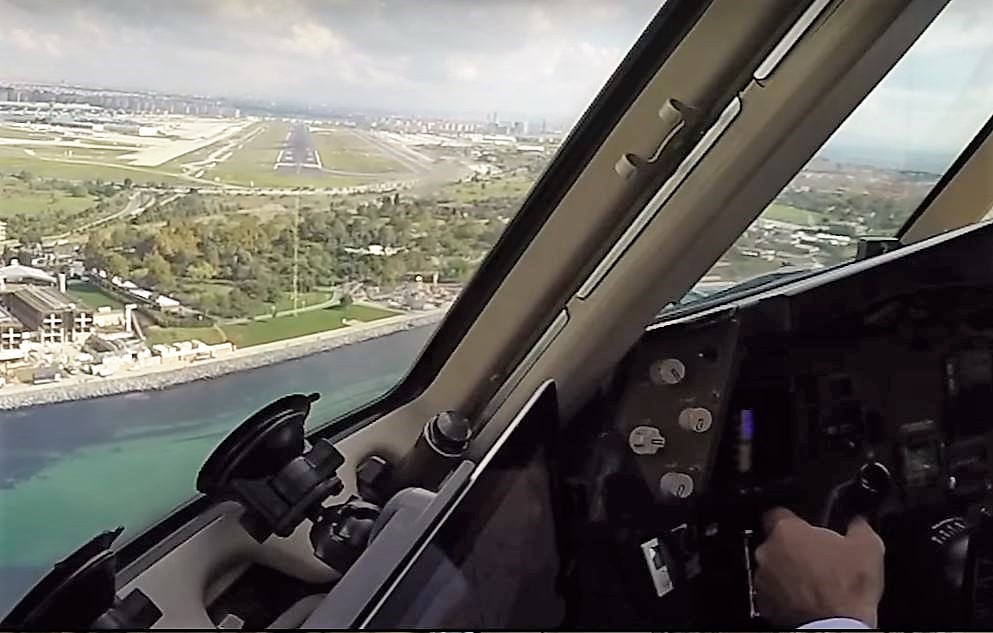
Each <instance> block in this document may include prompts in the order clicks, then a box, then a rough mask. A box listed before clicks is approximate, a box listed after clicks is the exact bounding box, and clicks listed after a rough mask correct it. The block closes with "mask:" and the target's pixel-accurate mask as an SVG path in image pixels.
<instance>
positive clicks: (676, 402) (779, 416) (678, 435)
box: [613, 288, 993, 513]
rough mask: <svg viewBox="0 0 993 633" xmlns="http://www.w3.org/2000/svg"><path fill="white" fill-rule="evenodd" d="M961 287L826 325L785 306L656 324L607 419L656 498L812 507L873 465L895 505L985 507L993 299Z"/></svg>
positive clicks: (991, 478) (991, 484) (635, 354)
mask: <svg viewBox="0 0 993 633" xmlns="http://www.w3.org/2000/svg"><path fill="white" fill-rule="evenodd" d="M963 292H966V296H967V297H968V298H969V299H970V301H962V300H958V301H953V300H950V299H949V293H948V289H947V288H943V289H936V290H934V291H933V292H924V293H913V294H912V295H903V296H894V297H890V298H887V299H886V300H884V301H881V302H879V303H878V304H877V305H870V306H867V307H865V308H864V309H861V310H857V311H854V312H853V313H851V314H848V315H845V316H844V317H840V318H835V319H832V320H830V322H828V323H823V322H822V323H815V324H803V323H797V322H795V321H791V320H790V319H789V318H784V317H783V314H782V311H783V310H786V311H787V312H788V313H789V312H792V313H794V314H795V311H793V310H792V308H791V307H790V306H788V305H786V304H784V303H783V302H778V303H775V304H774V305H773V307H772V310H771V311H770V308H769V306H763V305H762V304H760V303H757V304H753V305H752V306H751V307H750V308H747V309H740V308H739V309H728V310H724V311H721V312H719V313H717V314H711V315H709V316H707V317H705V318H701V319H697V320H689V321H685V322H682V323H675V324H672V325H668V326H665V327H660V328H657V329H655V330H654V331H652V330H650V331H649V332H648V334H646V337H645V339H643V341H642V342H641V343H640V344H639V346H638V347H637V348H636V349H635V350H633V351H632V353H631V354H630V356H629V358H628V360H627V364H626V367H625V372H626V373H625V374H624V377H625V380H624V388H623V390H622V392H621V393H620V395H619V398H618V400H617V408H616V411H617V413H616V416H615V419H614V421H613V426H614V428H615V430H616V432H617V433H618V434H619V435H621V436H622V437H624V438H626V440H627V445H628V448H629V449H630V460H631V462H632V463H633V464H634V468H635V469H636V470H637V472H638V473H640V475H641V477H642V479H643V481H644V483H645V485H646V486H647V487H648V489H649V490H650V491H651V492H652V494H653V496H654V498H655V500H656V501H657V502H660V503H662V504H667V505H673V504H677V503H680V502H689V501H693V500H695V499H697V498H700V497H701V496H703V495H704V494H705V493H707V492H708V491H709V490H712V494H711V496H713V495H721V494H735V495H737V496H738V497H741V496H743V495H746V494H748V493H749V491H753V490H764V491H769V490H777V491H780V492H783V491H787V490H791V491H792V493H793V494H794V496H795V497H798V498H799V499H800V504H801V505H802V504H803V502H804V501H808V502H810V504H811V506H810V507H809V508H807V510H809V511H810V512H812V513H813V512H814V510H815V508H814V507H813V505H814V500H813V499H812V498H811V497H816V496H819V495H818V494H817V493H815V491H827V490H830V489H831V487H832V486H836V485H837V484H838V483H840V482H842V481H846V480H849V479H850V478H851V477H852V476H853V474H854V473H855V472H856V471H857V470H858V468H859V466H860V465H861V464H864V463H867V462H869V461H878V462H880V463H882V464H884V465H885V466H886V468H888V469H889V471H890V473H892V475H893V477H894V480H895V483H896V484H897V490H896V494H895V495H894V496H895V499H894V500H893V503H894V504H896V505H895V506H893V505H892V504H891V508H890V510H891V511H903V510H907V509H912V508H915V507H920V506H928V505H935V504H962V503H969V502H972V501H975V500H977V499H979V498H982V497H985V496H987V495H989V494H990V493H991V491H993V435H991V433H990V431H991V429H993V292H989V291H988V289H987V290H985V291H980V290H975V289H974V290H973V291H963ZM804 299H805V297H804V295H799V296H798V297H796V298H794V299H792V301H795V302H802V301H804ZM976 299H979V300H980V303H982V302H983V301H984V300H989V303H988V304H984V305H977V303H976V302H975V300H976ZM784 305H786V308H784V307H783V306H784ZM966 307H967V309H966ZM987 308H988V309H987ZM983 314H985V315H986V316H987V317H990V318H988V319H985V318H977V316H981V315H983ZM805 496H806V497H807V499H803V497H805Z"/></svg>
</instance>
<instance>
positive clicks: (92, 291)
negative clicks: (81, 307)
mask: <svg viewBox="0 0 993 633" xmlns="http://www.w3.org/2000/svg"><path fill="white" fill-rule="evenodd" d="M66 290H67V292H68V293H69V296H70V297H72V298H73V299H77V300H79V301H82V302H83V303H84V304H86V305H88V306H89V307H91V308H100V307H103V306H110V307H111V308H114V309H120V308H123V307H124V304H123V303H122V302H121V301H120V300H118V299H117V298H115V297H112V296H111V295H109V294H107V293H106V292H104V291H103V290H101V289H100V287H99V286H96V285H94V284H91V283H90V282H88V281H84V282H82V283H77V284H72V285H70V286H69V287H68V288H66Z"/></svg>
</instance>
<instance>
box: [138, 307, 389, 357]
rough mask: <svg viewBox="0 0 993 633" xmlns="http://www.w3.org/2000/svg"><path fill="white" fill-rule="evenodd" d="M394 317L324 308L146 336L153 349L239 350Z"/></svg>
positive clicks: (156, 330) (370, 311)
mask: <svg viewBox="0 0 993 633" xmlns="http://www.w3.org/2000/svg"><path fill="white" fill-rule="evenodd" d="M395 314H397V313H396V312H390V311H389V310H380V309H379V308H372V307H369V306H358V305H353V306H349V307H347V308H339V307H332V308H321V309H318V310H311V311H309V312H300V313H299V314H297V315H295V316H294V315H286V316H279V317H276V318H275V319H264V320H260V321H251V322H248V323H239V324H237V325H223V326H217V327H200V328H161V327H156V326H152V327H148V328H146V330H145V336H146V337H147V339H148V343H149V344H150V345H154V344H156V343H175V342H176V341H189V340H192V339H197V340H200V341H203V342H204V343H207V344H208V345H211V344H214V343H223V342H224V341H231V342H232V343H234V344H235V345H236V346H237V347H250V346H252V345H261V344H263V343H272V342H274V341H282V340H286V339H290V338H296V337H298V336H306V335H308V334H316V333H318V332H325V331H328V330H336V329H338V328H340V327H343V326H344V324H343V323H342V319H352V320H357V321H375V320H376V319H382V318H384V317H388V316H393V315H395Z"/></svg>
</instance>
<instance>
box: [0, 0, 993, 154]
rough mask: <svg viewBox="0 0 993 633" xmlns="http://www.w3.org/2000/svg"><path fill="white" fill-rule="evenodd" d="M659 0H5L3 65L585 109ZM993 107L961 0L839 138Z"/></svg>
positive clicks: (225, 85) (546, 112)
mask: <svg viewBox="0 0 993 633" xmlns="http://www.w3.org/2000/svg"><path fill="white" fill-rule="evenodd" d="M742 1H747V0H742ZM661 4H662V2H661V0H168V1H167V0H0V51H3V53H2V55H3V59H2V60H0V62H2V63H0V80H3V79H6V80H42V81H68V82H77V83H83V84H99V85H105V86H108V87H122V88H150V89H158V90H162V91H171V92H179V93H195V94H212V95H219V96H242V97H244V96H254V97H263V98H269V99H279V100H285V101H297V102H310V103H314V104H322V103H324V104H329V105H333V106H352V107H372V106H379V107H381V108H383V109H387V110H395V111H407V112H432V111H434V112H439V113H440V112H448V113H467V114H468V113H472V114H480V113H486V112H494V111H496V112H500V113H501V115H502V116H505V117H512V116H516V115H530V116H539V117H540V116H548V117H567V118H574V117H576V116H578V115H579V114H580V113H581V112H582V110H583V109H585V107H586V106H587V105H588V104H589V102H590V100H591V99H592V98H593V96H594V95H595V94H596V92H597V90H598V89H599V88H600V86H601V85H602V84H603V82H604V81H605V80H606V78H607V77H608V76H609V75H610V73H611V72H612V70H613V69H614V68H615V67H616V65H617V63H618V62H619V61H620V59H621V58H622V57H623V55H624V54H625V52H626V51H627V50H628V48H629V47H630V46H631V44H633V42H634V41H635V39H636V38H637V36H638V35H639V34H640V33H641V31H642V30H643V28H644V27H645V25H646V24H647V23H648V21H649V20H650V19H651V17H652V16H653V14H654V13H655V11H656V10H657V9H658V7H659V6H660V5H661ZM991 111H993V0H951V3H950V5H949V6H948V8H946V9H945V12H944V13H943V14H942V15H941V16H940V17H939V18H938V20H937V21H936V22H935V23H934V24H933V25H932V27H931V28H930V29H929V31H928V32H927V33H925V35H924V36H923V38H922V39H921V40H919V41H918V43H917V44H916V45H915V47H914V49H912V52H911V53H910V54H909V55H908V56H907V57H906V58H904V60H902V61H901V62H900V64H899V65H898V67H897V69H895V70H894V72H893V73H892V74H891V76H890V77H888V78H887V79H886V80H884V83H883V84H882V85H881V86H880V87H878V88H877V90H876V91H875V92H874V93H873V95H872V96H871V97H870V98H869V100H867V101H866V102H865V103H864V104H863V105H862V107H861V108H860V109H859V111H858V112H857V113H856V115H854V116H853V117H852V118H851V119H850V120H849V121H848V122H847V123H846V124H845V125H844V127H843V129H842V130H841V131H840V132H839V134H838V135H837V138H836V142H840V141H845V142H846V144H855V145H860V144H865V145H870V146H874V147H886V148H888V149H889V150H891V151H897V152H899V151H902V150H904V149H906V150H907V151H930V152H944V153H949V152H952V151H957V150H958V149H960V148H961V147H962V146H964V145H965V143H966V142H967V140H968V138H970V137H971V136H972V135H973V134H974V133H975V131H976V130H977V129H978V128H979V127H980V125H981V124H982V122H983V121H985V119H986V118H987V116H989V114H990V113H991Z"/></svg>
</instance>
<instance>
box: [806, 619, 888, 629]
mask: <svg viewBox="0 0 993 633" xmlns="http://www.w3.org/2000/svg"><path fill="white" fill-rule="evenodd" d="M868 628H871V627H870V626H869V625H868V624H866V623H865V622H863V621H861V620H856V619H855V618H828V619H826V620H815V621H814V622H810V623H807V624H804V625H803V626H801V627H800V629H820V630H825V631H828V630H837V629H868Z"/></svg>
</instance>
